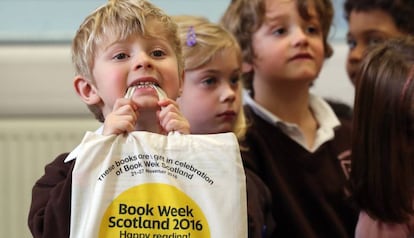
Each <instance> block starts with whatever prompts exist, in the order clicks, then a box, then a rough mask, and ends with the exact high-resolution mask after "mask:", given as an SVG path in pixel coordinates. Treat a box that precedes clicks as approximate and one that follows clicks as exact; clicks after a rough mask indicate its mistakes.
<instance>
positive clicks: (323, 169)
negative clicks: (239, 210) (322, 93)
mask: <svg viewBox="0 0 414 238" xmlns="http://www.w3.org/2000/svg"><path fill="white" fill-rule="evenodd" d="M332 16H333V8H332V3H331V2H330V1H328V0H257V1H250V0H233V1H232V2H231V4H230V6H229V7H228V9H227V10H226V12H225V14H224V16H223V18H222V23H223V24H224V25H225V27H226V28H227V29H229V30H230V31H231V32H233V34H234V35H235V36H236V38H237V39H238V41H239V43H240V45H241V48H242V50H243V60H244V66H243V71H244V72H245V75H244V76H245V80H246V83H247V85H246V86H247V88H248V90H249V91H248V92H247V93H246V95H245V96H246V97H245V103H246V107H245V112H246V115H247V118H248V123H250V124H249V128H248V130H247V134H246V138H245V140H244V141H243V142H244V143H242V145H243V146H245V147H246V148H247V151H246V152H243V154H242V157H243V159H244V162H245V166H246V167H247V168H250V169H252V170H253V171H255V172H256V173H257V174H258V175H259V176H260V177H261V178H262V179H263V180H264V182H265V183H266V184H267V186H268V187H269V189H270V190H271V192H272V199H273V204H272V206H273V216H274V217H275V219H276V231H275V232H274V234H273V236H272V237H352V236H353V232H354V229H355V224H356V220H357V211H356V210H355V209H354V208H353V207H352V205H351V204H350V203H349V201H348V195H349V194H348V193H347V191H348V190H347V186H346V185H347V183H348V167H349V165H350V150H349V149H350V146H351V140H350V132H351V129H350V124H349V123H346V122H342V121H340V120H339V119H338V118H337V117H336V116H335V114H334V112H333V111H332V109H331V108H330V106H329V105H328V104H327V103H326V102H325V101H324V100H323V99H321V98H320V97H317V96H315V95H312V94H310V92H309V86H310V85H311V83H312V82H313V80H315V79H316V78H317V76H318V74H319V72H320V69H321V67H322V65H323V62H324V60H325V58H328V57H329V56H330V55H331V54H332V49H331V47H330V45H329V44H328V41H327V37H328V35H329V29H330V27H331V22H332Z"/></svg>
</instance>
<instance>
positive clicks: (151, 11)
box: [72, 0, 184, 122]
mask: <svg viewBox="0 0 414 238" xmlns="http://www.w3.org/2000/svg"><path fill="white" fill-rule="evenodd" d="M154 23H155V24H158V25H157V28H156V32H155V31H154V32H150V31H148V29H147V27H146V26H147V25H148V24H154ZM132 35H137V36H145V37H153V38H160V37H165V39H166V40H168V41H169V42H170V43H171V46H172V48H173V49H174V51H175V54H176V57H177V62H178V71H179V72H182V70H183V66H184V62H183V59H182V55H181V44H180V40H179V38H178V35H177V25H176V24H175V22H174V21H173V20H172V19H171V17H169V16H168V15H167V14H166V13H165V12H164V11H162V10H161V9H160V8H158V7H156V6H155V5H153V4H151V3H150V2H148V1H146V0H109V1H108V3H106V4H105V5H103V6H101V7H99V8H98V9H96V10H95V11H94V12H92V13H91V14H90V15H89V16H87V17H86V18H85V20H84V21H83V23H82V24H81V25H80V26H79V29H78V31H77V32H76V35H75V37H74V39H73V41H72V62H73V64H74V67H75V71H76V74H78V75H82V76H84V77H86V78H88V79H89V80H91V83H94V79H93V75H92V70H93V66H94V58H95V56H96V54H97V52H98V50H99V49H100V47H104V45H103V43H110V42H108V41H109V40H113V39H119V40H123V39H126V38H128V37H130V36H132ZM180 75H181V73H180ZM89 109H90V110H91V111H92V112H93V113H94V114H95V117H96V118H97V119H98V120H99V121H101V122H103V121H104V117H103V115H102V112H101V110H100V109H99V108H98V107H97V106H95V105H91V106H89Z"/></svg>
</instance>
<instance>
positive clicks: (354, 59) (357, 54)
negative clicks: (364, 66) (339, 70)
mask: <svg viewBox="0 0 414 238" xmlns="http://www.w3.org/2000/svg"><path fill="white" fill-rule="evenodd" d="M365 48H366V47H364V46H363V45H361V44H357V45H356V46H355V47H354V48H353V49H349V52H348V61H349V62H350V63H358V62H359V61H361V59H362V55H363V54H364V51H365Z"/></svg>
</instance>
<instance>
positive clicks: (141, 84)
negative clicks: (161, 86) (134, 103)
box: [136, 82, 155, 88]
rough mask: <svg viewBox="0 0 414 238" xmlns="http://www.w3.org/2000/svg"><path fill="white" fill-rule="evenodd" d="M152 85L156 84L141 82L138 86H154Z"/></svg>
mask: <svg viewBox="0 0 414 238" xmlns="http://www.w3.org/2000/svg"><path fill="white" fill-rule="evenodd" d="M152 85H155V83H153V82H140V83H138V84H137V85H136V86H137V87H138V88H146V87H152Z"/></svg>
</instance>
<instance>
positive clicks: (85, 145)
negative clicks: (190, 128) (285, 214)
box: [70, 131, 247, 238]
mask: <svg viewBox="0 0 414 238" xmlns="http://www.w3.org/2000/svg"><path fill="white" fill-rule="evenodd" d="M80 148H81V150H80V153H79V154H78V157H77V158H76V162H75V167H74V170H73V178H72V211H71V235H70V237H72V238H74V237H76V238H85V237H88V238H89V237H99V238H103V237H110V238H140V237H149V238H190V237H191V238H210V237H212V238H246V237H247V205H246V181H245V174H244V169H243V165H242V162H241V158H240V150H239V145H238V142H237V139H236V137H235V135H234V134H233V133H222V134H211V135H181V134H179V133H170V134H169V135H160V134H155V133H151V132H143V131H135V132H132V133H129V134H127V135H111V136H103V135H98V134H95V133H92V132H87V133H86V135H85V136H84V138H83V140H82V142H81V144H80Z"/></svg>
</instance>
